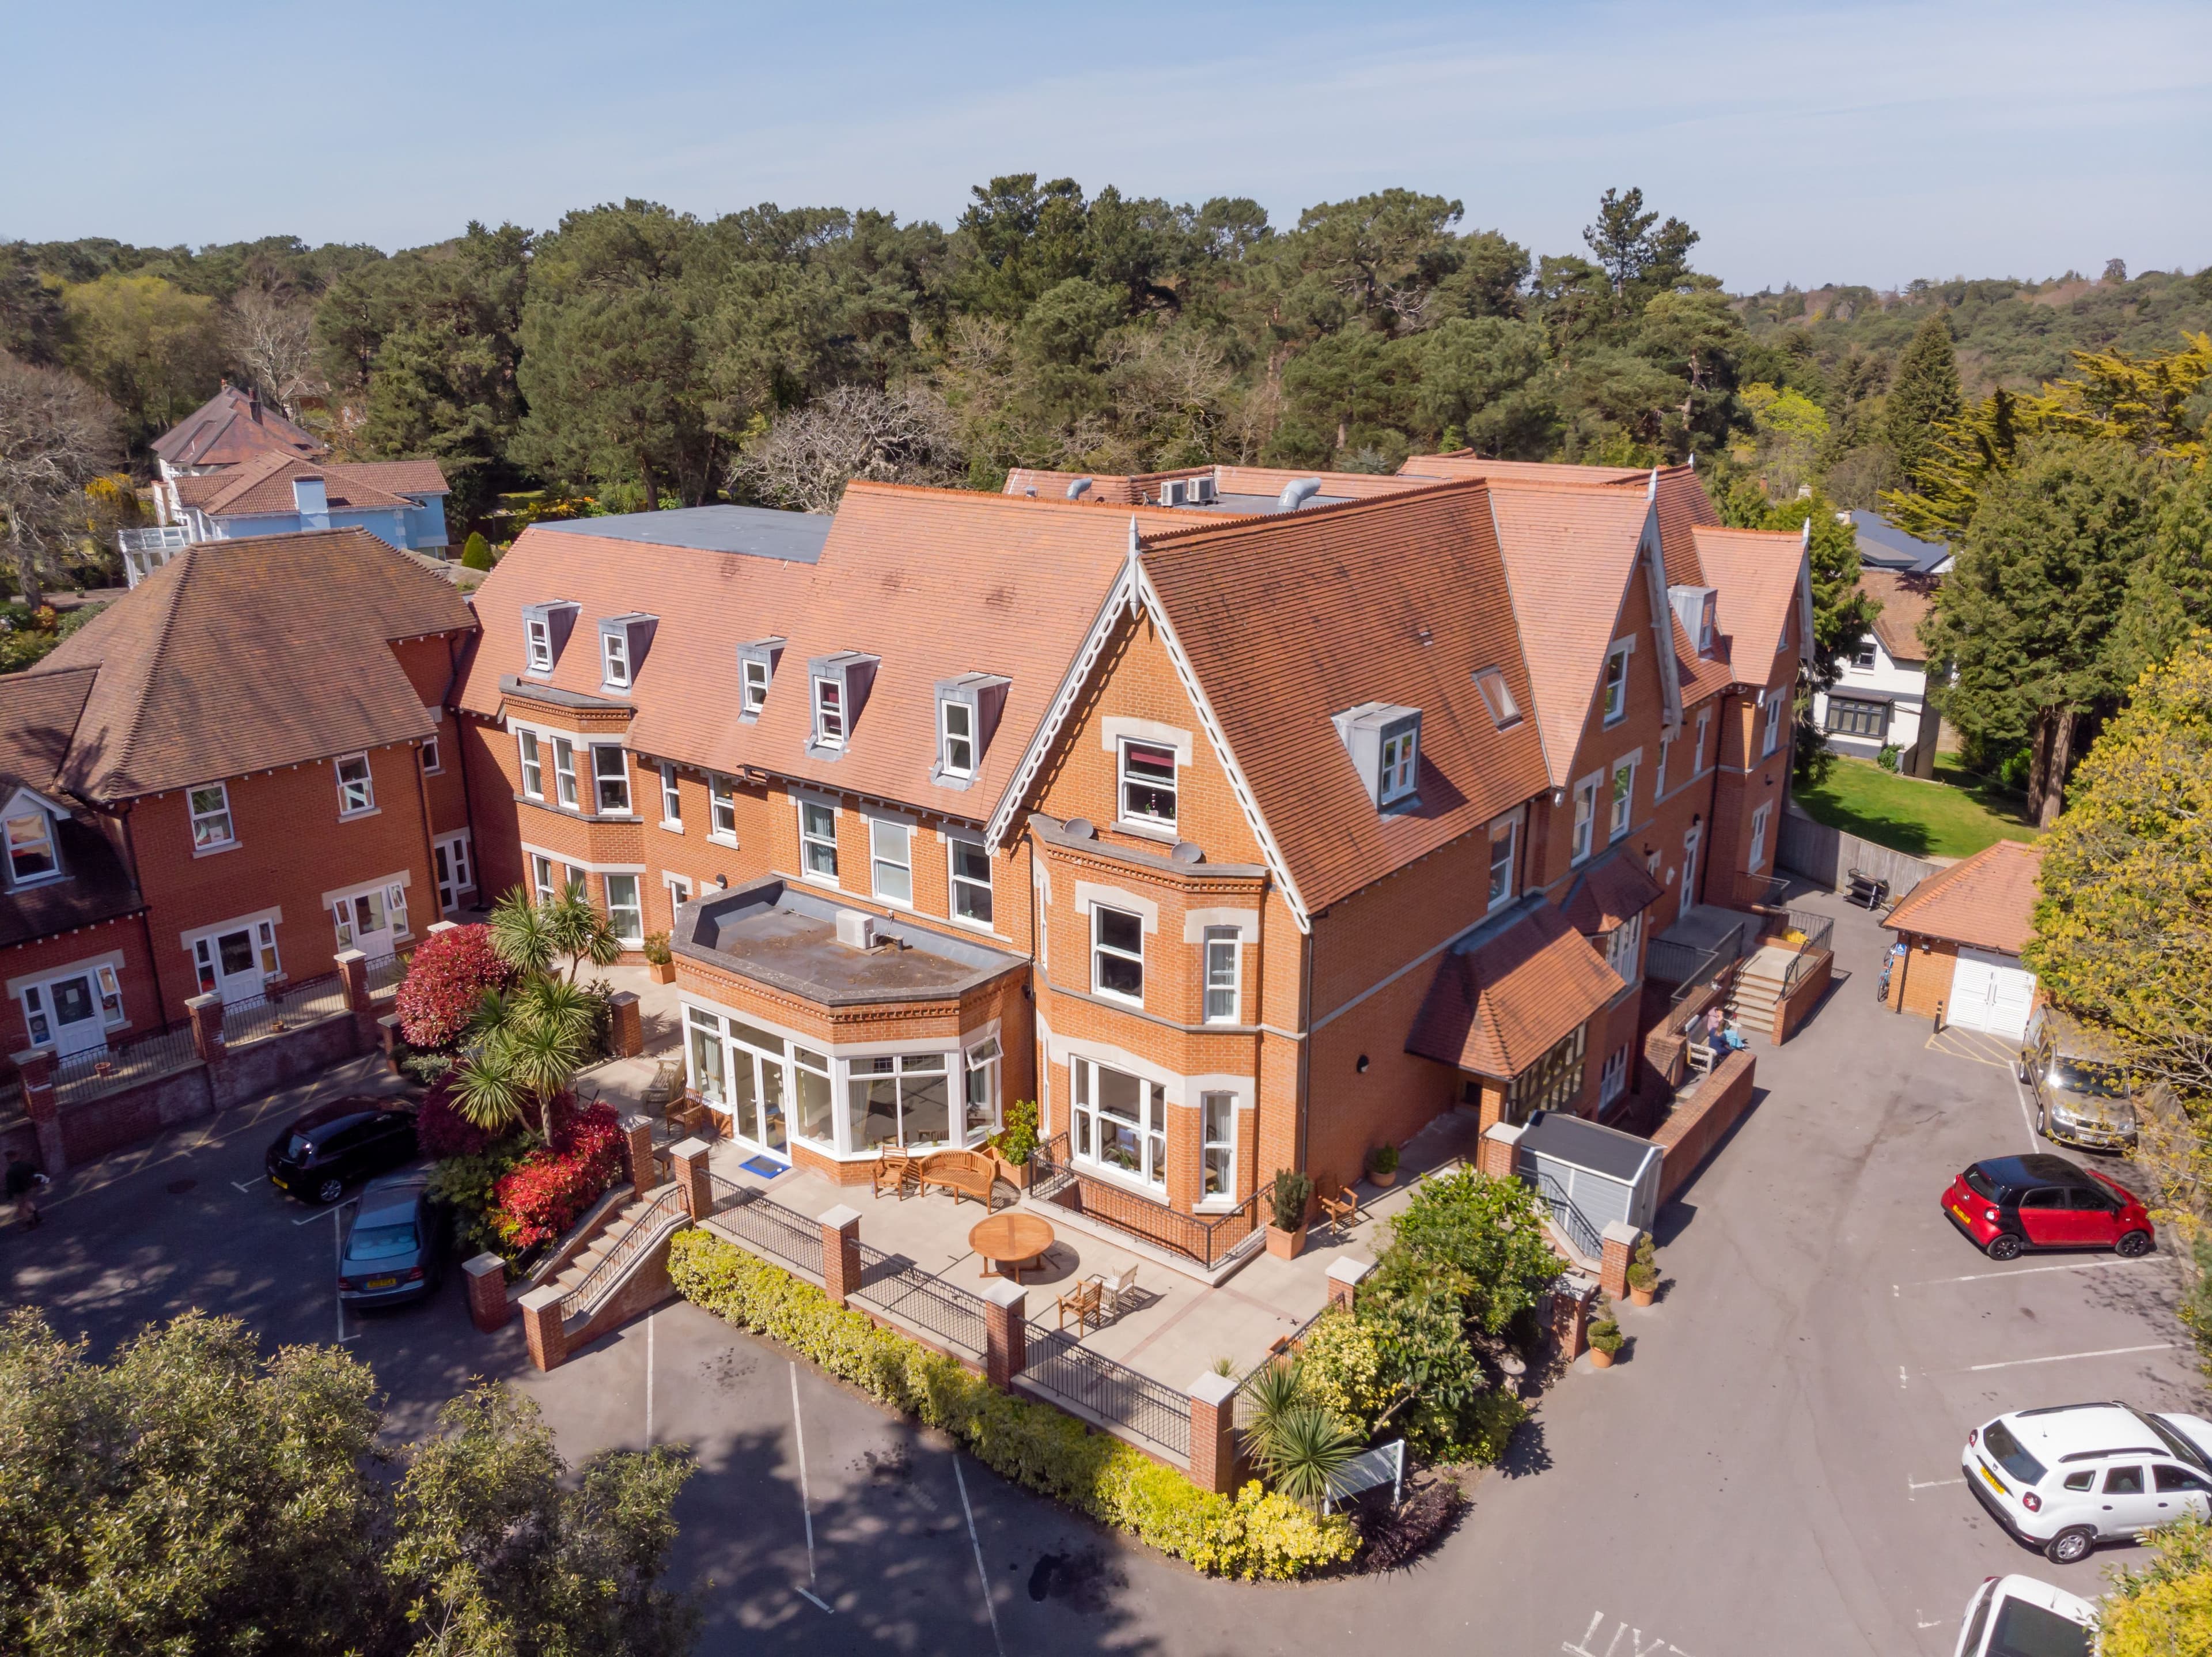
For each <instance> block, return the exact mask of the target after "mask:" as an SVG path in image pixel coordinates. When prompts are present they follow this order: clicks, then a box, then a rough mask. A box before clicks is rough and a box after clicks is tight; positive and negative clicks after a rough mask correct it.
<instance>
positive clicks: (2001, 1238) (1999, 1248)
mask: <svg viewBox="0 0 2212 1657" xmlns="http://www.w3.org/2000/svg"><path fill="white" fill-rule="evenodd" d="M2020 1249H2021V1242H2020V1239H2019V1238H2017V1237H2015V1236H2014V1235H2013V1234H2011V1233H2010V1232H2004V1233H2002V1234H1999V1235H1997V1236H1995V1237H1992V1238H1990V1240H1989V1245H1988V1246H1987V1247H1985V1248H1984V1250H1983V1251H1982V1252H1984V1254H1986V1255H1988V1256H1989V1257H1990V1258H1991V1259H1992V1260H2017V1259H2018V1258H2020Z"/></svg>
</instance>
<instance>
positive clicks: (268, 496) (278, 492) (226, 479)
mask: <svg viewBox="0 0 2212 1657" xmlns="http://www.w3.org/2000/svg"><path fill="white" fill-rule="evenodd" d="M301 478H321V479H322V480H323V494H324V498H325V502H326V503H327V504H328V505H329V507H330V508H331V510H333V511H337V512H345V511H353V512H364V511H376V510H380V509H381V510H386V511H389V510H392V509H395V508H397V509H404V508H406V507H410V506H412V505H413V504H414V503H413V502H412V501H410V500H408V499H406V498H405V497H404V496H399V495H395V494H393V493H392V491H391V490H387V489H385V488H382V487H381V486H380V485H379V484H375V483H374V482H372V481H370V480H369V479H368V478H366V477H364V476H362V468H359V467H356V466H347V465H343V464H340V465H336V466H333V465H331V464H329V463H327V462H325V461H320V460H303V459H301V457H300V456H299V455H296V454H264V455H261V456H258V458H256V459H254V460H249V461H247V462H246V464H245V465H243V466H239V467H237V468H235V469H234V470H233V471H229V472H217V473H215V474H214V475H213V476H211V477H210V478H208V479H207V482H209V483H210V484H221V485H222V487H221V488H220V489H217V490H213V491H212V492H209V491H206V490H192V491H191V495H196V496H203V498H201V499H197V500H194V499H191V496H188V495H187V494H186V493H185V490H183V488H182V487H181V484H183V483H184V482H185V481H186V480H185V479H181V478H180V479H179V485H180V487H179V490H178V495H179V498H180V499H185V500H189V501H190V502H191V504H192V505H194V506H197V507H198V508H199V509H200V510H201V511H203V512H204V513H206V514H207V515H208V516H210V518H243V517H252V516H254V515H271V514H282V513H290V512H294V511H296V510H298V502H297V499H296V497H295V495H294V493H293V490H292V485H293V484H295V483H296V482H297V481H299V480H300V479H301ZM441 482H442V479H441Z"/></svg>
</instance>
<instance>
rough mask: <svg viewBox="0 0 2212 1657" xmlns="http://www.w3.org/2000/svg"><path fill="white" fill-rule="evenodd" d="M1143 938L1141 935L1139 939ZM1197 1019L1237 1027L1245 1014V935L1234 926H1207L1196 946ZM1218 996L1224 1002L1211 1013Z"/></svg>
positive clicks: (1140, 934) (1140, 933)
mask: <svg viewBox="0 0 2212 1657" xmlns="http://www.w3.org/2000/svg"><path fill="white" fill-rule="evenodd" d="M1142 936H1143V934H1142V932H1141V931H1140V932H1139V937H1140V938H1141V937H1142ZM1199 978H1200V984H1199V989H1200V1017H1201V1020H1202V1021H1203V1022H1205V1023H1206V1024H1239V1023H1242V1022H1243V1011H1244V934H1243V929H1241V928H1238V927H1234V926H1209V927H1207V928H1206V930H1205V933H1204V935H1202V937H1201V938H1200V942H1199ZM1216 996H1226V997H1227V998H1228V999H1227V1002H1226V1004H1225V1006H1224V1007H1223V1009H1222V1010H1221V1011H1219V1012H1216V1011H1215V1010H1214V1008H1215V1007H1216V1005H1217V1002H1216V1000H1215V997H1216Z"/></svg>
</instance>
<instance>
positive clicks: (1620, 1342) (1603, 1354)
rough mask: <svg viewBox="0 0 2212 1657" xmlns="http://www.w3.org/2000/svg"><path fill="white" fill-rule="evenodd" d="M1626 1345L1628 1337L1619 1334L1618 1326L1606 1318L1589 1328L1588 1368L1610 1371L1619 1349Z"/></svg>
mask: <svg viewBox="0 0 2212 1657" xmlns="http://www.w3.org/2000/svg"><path fill="white" fill-rule="evenodd" d="M1627 1344H1628V1337H1627V1336H1626V1335H1624V1334H1622V1333H1621V1332H1620V1325H1619V1324H1617V1323H1615V1322H1614V1321H1613V1319H1610V1318H1607V1319H1602V1320H1601V1321H1600V1322H1597V1323H1594V1324H1592V1325H1590V1326H1589V1353H1590V1368H1593V1369H1610V1368H1613V1357H1614V1355H1616V1354H1618V1353H1619V1352H1620V1349H1621V1348H1622V1347H1624V1346H1626V1345H1627Z"/></svg>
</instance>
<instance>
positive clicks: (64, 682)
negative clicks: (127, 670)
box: [0, 657, 97, 794]
mask: <svg viewBox="0 0 2212 1657" xmlns="http://www.w3.org/2000/svg"><path fill="white" fill-rule="evenodd" d="M51 662H52V657H48V658H47V661H45V662H41V663H40V665H39V666H40V671H38V672H36V673H5V674H0V787H4V788H13V787H14V786H15V785H16V784H18V783H20V784H21V785H22V786H24V787H26V788H32V789H38V790H39V792H40V793H41V794H52V793H53V792H54V791H55V790H56V789H58V788H59V787H60V786H61V774H62V765H63V762H64V760H65V759H67V758H68V757H69V747H70V735H71V734H73V733H74V732H75V731H76V723H77V720H78V718H79V717H80V716H82V714H83V712H84V704H85V698H87V697H88V696H90V695H91V694H92V683H93V679H94V674H95V673H96V672H97V670H96V669H94V668H91V667H64V668H59V669H56V668H54V667H52V666H51V665H50V664H51Z"/></svg>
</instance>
